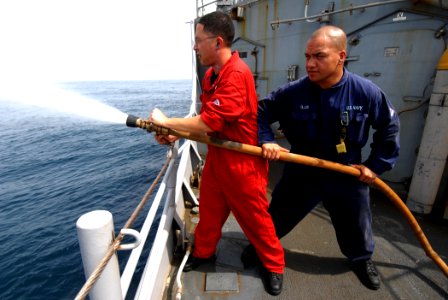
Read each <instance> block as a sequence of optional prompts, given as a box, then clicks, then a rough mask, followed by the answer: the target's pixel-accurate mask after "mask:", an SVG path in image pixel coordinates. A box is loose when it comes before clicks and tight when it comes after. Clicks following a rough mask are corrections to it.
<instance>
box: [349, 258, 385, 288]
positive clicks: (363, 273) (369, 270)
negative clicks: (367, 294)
mask: <svg viewBox="0 0 448 300" xmlns="http://www.w3.org/2000/svg"><path fill="white" fill-rule="evenodd" d="M352 264H353V265H352V268H353V272H355V274H356V276H358V278H359V280H360V281H361V282H362V284H364V285H365V286H366V287H368V288H369V289H371V290H377V289H379V288H380V282H381V281H380V276H379V275H378V271H377V270H376V267H375V265H374V264H373V261H372V260H371V259H367V260H360V261H354V262H353V263H352Z"/></svg>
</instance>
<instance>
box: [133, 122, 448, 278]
mask: <svg viewBox="0 0 448 300" xmlns="http://www.w3.org/2000/svg"><path fill="white" fill-rule="evenodd" d="M128 120H129V122H126V125H127V126H129V127H140V128H142V129H146V130H147V131H148V132H156V133H158V134H163V135H175V136H178V137H182V138H186V139H189V140H193V141H196V142H200V143H205V144H208V145H212V146H215V147H220V148H225V149H228V150H233V151H237V152H242V153H246V154H250V155H255V156H262V149H261V147H257V146H253V145H248V144H242V143H237V142H232V141H225V140H220V139H217V138H213V137H210V136H208V135H199V134H195V133H191V132H185V131H179V130H173V129H169V128H164V127H160V126H157V125H154V124H152V123H151V122H149V120H142V119H139V118H137V117H135V116H129V117H128ZM280 160H282V161H286V162H292V163H298V164H303V165H307V166H312V167H317V168H323V169H328V170H332V171H336V172H339V173H343V174H347V175H351V176H356V177H359V176H360V175H361V171H360V170H358V169H356V168H354V167H352V166H347V165H343V164H340V163H335V162H331V161H328V160H323V159H319V158H316V157H311V156H305V155H299V154H294V153H289V152H280ZM372 186H374V187H376V188H378V189H379V190H380V191H381V192H382V193H383V194H384V195H385V196H387V197H388V198H389V200H391V202H392V203H393V204H394V205H395V206H396V207H397V208H398V210H399V211H400V212H401V214H402V215H403V216H404V218H405V219H406V221H407V222H408V224H409V225H410V226H411V229H412V231H413V232H414V234H415V235H416V237H417V239H418V240H419V241H420V244H421V245H422V247H423V249H424V250H425V253H426V255H427V256H428V257H429V258H431V259H432V260H433V261H434V262H435V263H436V264H437V266H438V267H439V268H440V269H441V270H442V272H443V273H444V274H445V276H446V277H448V266H447V265H446V263H445V262H444V261H443V260H442V259H441V258H440V256H439V255H438V254H437V253H436V252H435V251H434V250H433V249H432V247H431V244H430V243H429V241H428V239H427V238H426V236H425V234H424V233H423V230H422V229H421V227H420V225H419V224H418V222H417V220H416V219H415V217H414V216H413V215H412V213H411V211H410V210H409V209H408V207H407V206H406V204H405V203H404V202H403V200H401V198H400V197H399V196H398V195H397V194H396V193H395V192H394V191H393V190H392V189H391V188H390V187H389V186H388V185H387V184H386V183H384V182H383V181H382V180H381V179H380V178H378V177H377V178H375V181H374V182H373V183H372Z"/></svg>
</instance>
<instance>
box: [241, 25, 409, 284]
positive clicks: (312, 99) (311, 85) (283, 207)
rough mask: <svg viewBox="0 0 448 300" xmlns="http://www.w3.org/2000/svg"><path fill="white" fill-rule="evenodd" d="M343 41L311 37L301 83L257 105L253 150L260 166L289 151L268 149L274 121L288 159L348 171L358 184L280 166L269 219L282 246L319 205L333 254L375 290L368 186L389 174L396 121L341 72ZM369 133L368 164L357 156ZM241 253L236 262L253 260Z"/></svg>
mask: <svg viewBox="0 0 448 300" xmlns="http://www.w3.org/2000/svg"><path fill="white" fill-rule="evenodd" d="M346 41H347V38H346V35H345V33H344V31H342V30H341V29H340V28H338V27H335V26H324V27H321V28H320V29H318V30H317V31H315V32H314V33H313V34H312V36H311V38H310V39H309V40H308V43H307V47H306V52H305V56H306V70H307V73H308V76H305V77H303V78H301V79H299V80H297V81H294V82H291V83H288V84H286V85H284V86H282V87H280V88H279V89H277V90H275V91H273V92H272V93H271V94H270V95H269V96H268V97H267V98H265V99H263V100H262V101H260V102H259V109H258V125H259V129H258V133H259V144H260V145H262V149H263V151H262V153H263V156H264V157H265V158H268V159H274V160H275V159H278V158H279V155H280V151H288V150H287V149H284V148H282V147H280V146H279V145H278V144H276V143H275V140H274V133H273V131H272V130H271V127H270V124H271V123H273V122H276V121H278V122H279V124H280V128H281V129H282V131H283V133H284V135H285V137H286V138H287V140H288V142H289V143H290V144H291V150H290V151H291V152H292V153H297V154H302V155H308V156H314V157H318V158H321V159H325V160H330V161H335V162H339V163H343V164H348V165H352V166H354V167H356V168H357V169H359V170H360V173H361V175H360V177H359V178H356V177H353V176H350V175H344V174H341V173H337V172H331V171H328V170H324V169H319V168H313V167H309V166H304V165H299V164H294V163H286V164H285V167H284V170H283V175H282V177H281V179H280V181H279V182H278V184H277V185H276V187H275V189H274V191H273V193H272V201H271V203H270V207H269V212H270V213H271V215H272V218H273V221H274V224H275V228H276V233H277V236H278V237H279V238H282V237H283V236H285V235H286V234H288V232H290V231H291V230H292V229H293V228H294V227H295V226H296V225H297V224H298V223H299V222H300V221H301V220H302V219H303V218H304V217H305V216H306V215H307V214H308V213H309V212H310V211H311V210H312V209H313V208H314V207H315V206H316V205H317V204H318V203H319V202H321V201H322V202H323V205H324V207H325V208H326V209H327V211H328V212H329V214H330V217H331V220H332V223H333V226H334V229H335V231H336V237H337V241H338V244H339V247H340V249H341V251H342V253H343V254H344V255H345V256H346V257H347V258H348V259H349V260H350V262H351V265H352V267H353V270H354V272H355V273H356V275H357V276H358V278H359V279H360V281H361V282H362V283H363V284H364V285H365V286H367V287H368V288H370V289H374V290H376V289H378V288H379V287H380V278H379V275H378V272H377V270H376V268H375V265H374V264H373V262H372V260H371V256H372V254H373V249H374V241H373V237H372V216H371V210H370V198H369V184H370V183H372V182H373V180H374V179H375V177H376V176H378V175H379V174H381V173H383V172H384V171H387V170H390V169H391V168H392V167H393V166H394V164H395V161H396V159H397V157H398V153H399V148H400V146H399V127H400V125H399V119H398V116H397V113H396V112H395V110H394V108H393V107H392V105H391V104H390V102H389V101H388V100H387V98H386V96H385V94H384V93H383V92H382V91H381V90H380V88H378V87H377V86H376V85H374V84H373V83H372V82H370V81H368V80H366V79H364V78H361V77H359V76H357V75H355V74H353V73H350V72H349V71H348V70H347V69H346V68H344V61H345V58H346V44H347V42H346ZM370 127H372V128H373V129H374V130H375V132H374V134H373V143H372V144H371V152H370V155H369V157H368V158H367V159H366V160H364V161H362V158H361V149H362V148H363V147H364V146H365V144H366V143H367V140H368V137H369V128H370ZM254 256H255V255H254V253H253V251H252V250H251V247H250V246H249V247H248V248H246V249H245V251H244V252H243V255H242V260H243V262H245V264H246V263H248V261H250V258H251V257H254Z"/></svg>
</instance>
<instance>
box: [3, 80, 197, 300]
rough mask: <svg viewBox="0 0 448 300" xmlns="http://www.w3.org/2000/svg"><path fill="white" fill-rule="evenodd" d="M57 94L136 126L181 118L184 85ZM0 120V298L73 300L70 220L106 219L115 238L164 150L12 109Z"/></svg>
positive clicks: (144, 140) (77, 122)
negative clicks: (99, 106) (95, 214)
mask: <svg viewBox="0 0 448 300" xmlns="http://www.w3.org/2000/svg"><path fill="white" fill-rule="evenodd" d="M21 88H23V89H24V90H27V88H28V87H27V85H26V84H24V85H23V86H22V87H21ZM64 89H66V90H70V91H73V92H75V93H76V94H77V95H78V94H79V95H80V97H85V98H87V99H92V100H95V101H98V102H101V103H105V104H107V105H108V106H111V107H115V108H117V109H119V110H120V111H122V112H124V113H126V114H133V115H136V116H140V117H144V118H146V117H147V116H148V114H149V111H150V110H151V109H152V108H154V107H158V108H160V109H162V111H164V112H166V113H167V114H168V115H170V116H178V117H183V116H185V115H186V114H187V113H188V110H189V106H190V95H191V83H190V81H189V80H182V81H112V82H73V83H64ZM29 92H31V93H28V94H29V95H30V97H33V96H32V95H33V93H32V90H31V91H29ZM17 93H19V91H17ZM43 96H45V95H43ZM22 97H23V96H22ZM0 98H1V95H0ZM73 101H76V100H73ZM0 111H1V118H0V129H1V130H0V241H1V242H0V299H3V300H8V299H14V300H17V299H73V298H74V297H75V296H76V294H77V293H78V291H79V289H80V288H81V287H82V285H83V284H84V281H85V278H84V273H83V269H82V261H81V254H80V252H79V245H78V240H77V232H76V221H77V219H78V218H79V217H80V216H81V215H82V214H84V213H87V212H89V211H92V210H97V209H104V210H108V211H110V212H111V213H112V214H113V217H114V224H115V228H116V232H118V231H119V229H120V228H122V227H123V226H124V224H125V223H126V221H127V220H128V218H129V217H130V215H131V213H132V212H133V211H134V209H135V207H136V205H137V204H138V203H139V202H140V200H141V198H142V197H143V195H144V194H145V192H146V191H147V189H148V188H149V186H150V185H151V183H152V182H153V180H154V179H155V177H156V176H157V174H158V172H159V171H160V168H161V167H162V165H163V163H164V162H165V157H166V151H167V148H166V146H161V145H158V144H157V143H156V142H155V141H154V139H153V138H152V137H151V136H150V135H149V134H148V133H146V132H145V131H143V130H141V129H138V128H128V127H126V126H125V124H119V123H118V124H116V123H108V122H103V121H98V120H94V119H88V118H82V117H79V116H77V115H73V114H71V113H70V112H66V113H60V112H57V111H53V110H49V109H43V108H39V107H36V106H33V105H29V104H19V103H17V102H5V101H0ZM100 114H102V112H101V111H98V115H100ZM151 199H152V198H151ZM149 207H150V203H148V204H147V205H146V206H145V208H144V212H147V211H148V209H149ZM143 217H144V216H140V217H139V218H138V219H137V221H136V222H135V223H134V228H139V226H141V224H142V221H143ZM120 256H122V255H119V257H120ZM120 265H121V266H123V265H124V264H123V262H122V261H121V262H120Z"/></svg>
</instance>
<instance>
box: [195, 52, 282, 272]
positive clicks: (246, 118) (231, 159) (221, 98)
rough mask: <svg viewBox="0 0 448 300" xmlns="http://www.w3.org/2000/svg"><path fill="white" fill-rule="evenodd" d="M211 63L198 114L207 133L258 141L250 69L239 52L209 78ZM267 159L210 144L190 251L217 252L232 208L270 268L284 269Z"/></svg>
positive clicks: (206, 254) (204, 255)
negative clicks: (272, 210)
mask: <svg viewBox="0 0 448 300" xmlns="http://www.w3.org/2000/svg"><path fill="white" fill-rule="evenodd" d="M212 75H213V70H212V68H210V69H209V70H208V71H207V72H206V74H205V77H204V79H203V82H202V90H203V92H202V95H201V101H202V108H201V119H202V120H203V121H204V122H205V123H206V124H207V125H208V126H209V127H210V128H211V129H212V130H213V131H214V132H213V133H211V134H210V135H211V136H214V137H216V138H219V139H223V140H231V141H236V142H240V143H245V144H251V145H257V144H258V138H257V108H258V100H257V95H256V91H255V84H254V80H253V76H252V72H251V71H250V69H249V68H248V66H247V65H246V64H245V63H244V62H243V61H242V60H241V59H240V58H239V54H238V52H236V51H235V52H234V53H233V54H232V57H231V59H230V60H229V61H228V62H227V63H226V64H225V65H224V67H223V68H222V70H221V71H220V72H219V74H218V77H217V78H216V79H215V80H214V82H213V83H212V82H211V77H212ZM267 173H268V164H267V161H266V160H265V159H263V158H261V157H257V156H253V155H249V154H245V153H239V152H235V151H232V150H227V149H222V148H217V147H214V146H212V145H210V146H209V147H208V153H207V158H206V162H205V166H204V170H203V174H202V182H201V190H200V221H199V224H198V226H197V227H196V231H195V247H194V252H193V255H194V256H195V257H198V258H207V257H210V256H211V255H213V254H214V253H215V251H216V247H217V244H218V242H219V240H220V238H221V230H222V226H223V225H224V222H225V221H226V220H227V218H228V216H229V214H230V211H232V213H233V215H234V216H235V218H236V220H237V221H238V223H239V225H240V226H241V228H242V230H243V231H244V233H245V234H246V236H247V238H248V239H249V241H250V242H251V243H252V245H253V246H254V247H255V249H256V251H257V254H258V256H259V257H260V259H261V261H262V263H263V265H264V266H265V267H266V269H267V270H268V271H269V272H275V273H280V274H283V269H284V265H285V262H284V252H283V248H282V245H281V244H280V241H279V239H278V238H277V236H276V234H275V228H274V225H273V222H272V219H271V216H270V214H269V213H268V206H269V204H268V201H267V198H266V185H267Z"/></svg>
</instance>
